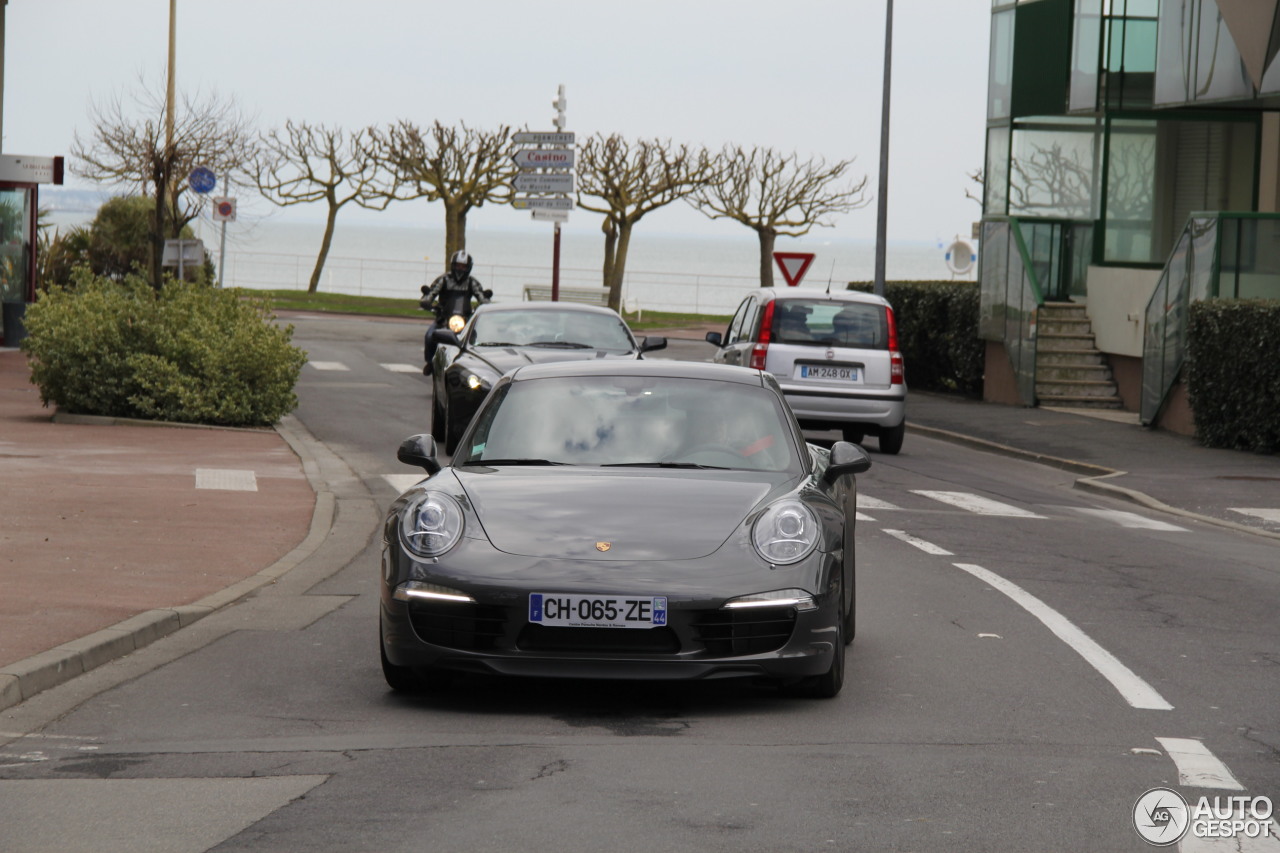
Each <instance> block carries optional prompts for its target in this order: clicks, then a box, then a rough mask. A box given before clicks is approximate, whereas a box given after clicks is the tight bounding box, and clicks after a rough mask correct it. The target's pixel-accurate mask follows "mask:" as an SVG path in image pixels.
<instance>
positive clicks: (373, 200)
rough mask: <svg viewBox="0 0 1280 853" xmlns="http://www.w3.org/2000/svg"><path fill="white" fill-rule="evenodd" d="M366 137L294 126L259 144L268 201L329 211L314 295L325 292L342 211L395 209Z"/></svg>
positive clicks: (257, 165)
mask: <svg viewBox="0 0 1280 853" xmlns="http://www.w3.org/2000/svg"><path fill="white" fill-rule="evenodd" d="M366 136H367V132H366V131H364V130H357V131H355V132H354V133H352V134H350V135H349V136H348V134H347V133H346V132H344V131H343V130H342V129H341V128H331V127H326V126H324V125H322V124H320V125H312V124H309V123H307V122H305V121H299V122H294V121H292V120H289V121H286V122H285V125H284V129H283V130H279V129H275V128H273V129H272V130H270V131H268V132H267V133H265V134H263V135H262V137H261V138H260V140H259V147H258V156H257V158H256V159H255V161H254V169H253V173H254V180H255V182H256V183H257V185H258V189H259V190H260V191H261V192H262V194H263V195H264V196H266V198H267V200H269V201H270V202H272V203H273V204H277V205H279V206H280V207H288V206H290V205H294V204H314V203H316V202H321V201H323V202H324V203H325V205H326V207H327V212H326V215H325V221H324V236H323V237H321V239H320V251H319V253H318V254H317V255H316V264H315V267H314V268H313V269H312V270H311V281H310V283H309V284H308V285H307V292H308V293H315V292H316V290H317V289H319V287H320V274H321V273H322V272H323V271H324V264H325V260H326V259H327V258H328V257H329V247H330V246H331V245H332V244H333V232H334V228H335V226H336V224H337V221H338V211H339V210H341V209H342V208H343V207H344V206H345V205H347V204H349V203H350V202H355V203H356V204H357V205H359V206H360V207H366V208H370V209H372V210H385V209H386V207H387V205H388V204H390V203H391V196H389V195H388V194H387V193H386V191H385V190H384V189H382V188H379V186H378V185H377V183H376V181H375V177H376V174H377V164H376V162H375V161H374V158H373V155H372V153H371V152H370V150H369V147H368V145H367V139H366Z"/></svg>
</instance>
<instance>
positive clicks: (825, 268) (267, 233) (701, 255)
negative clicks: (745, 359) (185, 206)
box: [54, 213, 972, 315]
mask: <svg viewBox="0 0 1280 853" xmlns="http://www.w3.org/2000/svg"><path fill="white" fill-rule="evenodd" d="M88 218H91V215H90V216H89V217H88ZM85 219H86V217H85V216H84V215H83V214H82V215H81V216H79V217H77V216H75V215H73V214H70V213H67V214H61V213H59V214H58V215H55V216H54V223H55V224H56V225H60V226H62V225H70V224H79V223H80V222H83V221H85ZM540 224H541V223H540ZM193 225H194V227H195V231H196V236H197V237H199V238H200V239H202V240H203V241H204V244H205V248H206V250H208V252H209V253H210V255H211V256H212V258H213V259H214V263H215V265H218V266H219V267H220V269H221V283H222V285H223V286H224V287H243V288H252V289H272V290H284V289H298V290H305V289H306V288H307V286H308V284H309V282H310V279H311V274H312V270H313V268H314V266H315V261H316V256H317V254H318V252H319V248H320V243H321V238H322V237H323V234H324V225H323V223H322V222H307V221H283V220H280V219H270V218H267V219H262V220H259V221H255V222H243V221H242V222H234V223H230V224H229V225H228V227H227V236H226V241H225V248H224V244H223V239H222V227H221V224H220V223H214V222H211V221H208V220H204V221H197V222H196V223H193ZM644 226H645V223H643V222H641V223H639V224H637V226H636V228H635V230H634V231H633V232H632V239H631V245H630V249H629V251H628V255H627V262H626V274H625V277H624V286H623V302H624V306H625V307H626V308H627V309H628V310H631V311H636V310H638V311H641V312H643V311H644V310H652V311H676V312H681V313H690V314H713V315H723V314H730V313H732V312H733V310H734V308H735V307H736V306H737V304H738V303H739V302H740V301H741V299H742V296H743V294H744V293H746V292H747V291H749V290H751V289H753V288H755V287H758V286H759V281H760V276H759V265H760V261H759V252H760V250H759V244H758V243H757V241H756V239H755V236H754V234H752V233H751V232H749V231H747V229H746V228H743V231H744V234H743V235H742V236H740V237H733V236H727V235H710V236H707V235H689V234H672V233H663V232H659V231H656V230H655V231H646V229H645V227H644ZM466 245H467V251H469V252H470V253H471V254H472V256H473V257H474V258H475V268H474V269H473V271H472V275H474V276H475V277H476V278H478V279H479V280H480V281H481V283H482V284H483V285H484V286H485V287H487V288H490V289H491V290H493V292H494V300H495V301H519V300H520V299H522V298H523V292H524V287H525V286H526V285H547V286H549V285H550V284H551V280H552V274H553V269H552V268H553V261H554V236H553V230H552V226H551V225H550V224H549V223H548V224H547V225H546V228H545V231H543V230H525V231H513V230H502V229H496V228H488V227H483V226H481V227H477V226H476V224H475V223H469V225H468V229H467V241H466ZM775 248H776V249H777V250H778V251H786V252H809V253H813V255H814V260H813V262H812V263H811V264H810V265H809V267H808V269H807V271H806V273H805V276H804V278H803V280H802V284H804V285H805V286H825V285H827V284H828V283H831V284H832V286H834V287H844V286H845V284H847V283H848V282H850V281H871V280H872V279H873V278H874V275H875V242H874V241H873V240H834V239H833V240H825V239H823V236H822V235H821V234H816V235H814V234H812V233H811V235H809V236H807V237H805V238H803V239H782V238H780V239H779V241H778V245H777V246H776V247H775ZM603 259H604V236H603V234H601V233H600V232H598V231H597V232H592V231H585V230H578V231H572V230H569V229H563V230H562V233H561V236H560V265H559V280H560V286H561V287H565V288H600V287H601V286H602V278H603V275H602V267H603ZM445 261H446V258H445V250H444V229H443V227H428V226H423V227H413V226H409V225H405V224H394V225H392V224H388V225H379V224H377V223H372V222H368V221H361V222H343V221H342V219H341V217H340V218H339V220H338V223H337V226H336V229H335V232H334V237H333V242H332V245H331V246H330V249H329V255H328V258H327V260H326V263H325V266H324V270H323V272H322V274H321V278H320V283H319V288H318V289H319V290H320V291H322V292H328V293H344V294H354V295H364V296H379V297H390V298H400V299H416V298H418V296H419V295H420V289H421V287H422V285H423V284H424V283H426V282H430V281H431V280H433V279H434V278H435V277H436V276H438V275H440V274H441V273H442V272H444V271H445V267H446V263H445ZM885 271H886V272H885V277H886V279H887V280H890V281H920V280H939V279H941V280H946V279H951V278H953V277H955V276H953V275H952V273H951V272H950V270H949V269H948V266H947V262H946V249H945V247H944V245H943V243H942V241H931V242H892V241H891V242H889V243H888V245H887V247H886V252H885ZM969 278H972V274H970V275H969ZM774 282H775V284H776V285H778V286H781V285H782V284H783V283H784V282H783V279H782V275H781V273H780V272H779V270H778V268H777V267H776V266H775V267H774Z"/></svg>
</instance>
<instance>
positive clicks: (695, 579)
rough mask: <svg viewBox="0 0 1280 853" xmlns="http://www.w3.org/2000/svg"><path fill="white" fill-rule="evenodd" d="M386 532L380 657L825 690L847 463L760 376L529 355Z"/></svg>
mask: <svg viewBox="0 0 1280 853" xmlns="http://www.w3.org/2000/svg"><path fill="white" fill-rule="evenodd" d="M398 458H399V459H400V461H402V462H406V463H408V464H411V465H417V466H421V467H422V468H424V469H426V471H427V473H428V476H427V478H426V479H424V480H423V481H422V482H421V483H419V484H418V485H417V486H415V487H413V488H412V489H410V490H408V491H407V492H405V493H404V494H403V495H401V496H400V497H399V498H398V499H397V500H396V502H395V503H394V504H393V505H392V507H391V510H390V512H389V514H388V515H387V517H386V520H385V523H384V525H383V532H382V570H381V608H380V617H379V618H380V638H381V643H380V645H381V650H382V667H383V672H384V674H385V675H386V679H387V682H388V683H389V684H390V685H391V686H392V687H393V688H395V689H397V690H407V691H414V690H421V689H424V688H427V687H433V686H434V687H441V686H444V685H446V684H448V683H449V682H450V681H451V680H452V676H453V675H455V674H457V673H459V672H471V673H491V674H500V675H522V676H555V677H576V678H603V679H610V678H616V679H676V680H679V679H713V678H726V677H743V678H764V679H769V680H771V681H773V682H775V683H778V684H780V685H784V686H785V687H787V688H788V689H789V690H791V691H794V692H797V693H800V694H804V695H812V696H820V697H829V696H834V695H835V694H836V693H838V692H839V690H840V687H841V685H842V684H843V681H844V658H845V646H846V644H847V643H849V642H851V640H852V638H853V633H854V601H855V594H854V586H855V572H854V540H853V533H854V518H855V504H856V483H855V477H854V476H853V475H854V474H856V473H859V472H862V471H865V470H867V468H868V467H870V464H871V463H870V461H869V459H868V458H867V456H866V454H865V453H863V451H862V449H861V448H859V447H858V446H856V445H854V444H850V443H847V442H842V441H841V442H836V443H835V444H834V445H833V446H832V447H831V449H830V450H826V449H824V448H821V447H818V446H814V445H809V444H806V443H805V441H804V438H803V436H802V435H801V432H800V427H799V424H798V423H797V422H796V420H795V417H794V415H792V413H791V410H790V409H789V408H788V407H787V404H786V402H785V400H784V399H783V396H782V392H781V390H780V389H779V387H778V383H777V382H776V381H775V380H774V379H773V377H772V376H770V375H769V374H767V373H762V372H761V371H758V370H751V369H749V368H744V367H733V366H729V365H719V364H706V363H693V362H677V361H665V360H664V361H630V362H628V361H622V360H612V361H610V360H604V359H595V360H592V361H580V362H568V363H563V362H562V363H558V364H545V365H531V366H526V367H522V368H518V369H516V370H514V371H512V372H510V373H508V374H506V375H505V376H504V377H502V378H501V379H499V380H498V381H497V382H496V384H495V386H494V389H493V392H492V393H491V394H490V395H489V397H488V399H487V400H486V401H485V403H484V405H483V406H482V407H481V409H480V410H479V412H477V414H476V417H475V419H474V420H473V421H472V423H471V425H470V426H469V427H468V429H467V430H466V432H465V433H464V434H463V435H462V437H461V442H460V444H459V445H458V448H457V452H456V454H455V455H454V457H453V460H452V462H451V464H450V465H449V466H448V467H442V466H441V464H440V463H439V461H438V460H437V458H436V449H435V441H434V439H433V438H432V437H431V436H429V435H418V436H413V437H411V438H409V439H406V440H405V441H404V443H403V444H402V445H401V446H400V449H399V452H398Z"/></svg>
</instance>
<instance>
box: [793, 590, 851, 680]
mask: <svg viewBox="0 0 1280 853" xmlns="http://www.w3.org/2000/svg"><path fill="white" fill-rule="evenodd" d="M842 586H843V585H842ZM836 595H837V598H836V600H837V601H839V602H840V606H841V607H842V608H843V607H844V590H843V589H841V590H839V591H838V592H837V594H836ZM850 611H851V612H852V608H850ZM848 622H849V614H847V613H840V614H839V615H838V616H837V617H836V623H835V628H836V637H835V639H834V640H832V642H831V667H830V669H828V670H827V671H826V672H824V673H822V675H814V676H811V677H809V678H806V679H804V680H802V681H800V682H798V683H796V684H793V685H788V686H786V687H785V688H784V690H785V691H786V693H787V694H788V695H791V696H798V697H802V698H805V699H834V698H835V697H836V696H837V695H839V693H840V689H841V688H842V687H844V658H845V648H846V646H848V639H847V638H846V635H845V626H846V625H847V623H848Z"/></svg>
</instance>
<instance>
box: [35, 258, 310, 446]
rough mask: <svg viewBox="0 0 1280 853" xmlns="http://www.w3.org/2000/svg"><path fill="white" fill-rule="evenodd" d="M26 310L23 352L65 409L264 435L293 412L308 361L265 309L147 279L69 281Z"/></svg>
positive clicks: (224, 293) (238, 297)
mask: <svg viewBox="0 0 1280 853" xmlns="http://www.w3.org/2000/svg"><path fill="white" fill-rule="evenodd" d="M72 285H73V286H72V287H65V288H64V287H54V288H52V289H50V290H49V291H47V292H45V293H43V294H42V295H41V298H40V299H39V300H38V301H37V302H36V303H35V304H34V305H32V306H30V307H29V308H28V309H27V313H26V317H25V318H24V319H25V323H26V327H27V337H26V338H25V339H24V340H23V342H22V349H23V350H24V351H25V352H26V353H27V354H28V355H29V356H30V359H31V380H32V382H34V383H35V385H36V386H37V387H38V388H39V389H40V397H41V400H42V401H43V402H44V403H45V405H48V404H50V403H53V404H55V405H58V406H60V407H62V408H64V409H66V410H67V411H69V412H73V413H78V414H91V415H106V416H111V417H125V418H146V419H154V420H165V421H176V422H180V423H202V424H216V425H221V426H267V425H270V424H273V423H275V422H276V421H278V420H279V419H280V418H281V417H283V416H284V415H286V414H288V413H289V412H291V411H292V410H293V409H294V408H295V407H296V406H297V404H298V399H297V396H296V395H295V394H294V391H293V387H294V385H295V383H296V382H297V380H298V374H299V373H300V372H301V370H302V365H303V364H304V363H305V362H306V358H307V356H306V353H305V352H303V351H302V350H301V349H299V348H297V347H295V346H293V345H291V344H290V342H289V341H290V339H291V338H292V336H293V327H292V326H288V327H283V328H281V327H279V326H276V325H274V324H273V323H272V322H271V319H272V315H271V313H270V309H269V306H268V305H267V303H266V301H265V300H262V299H259V298H250V297H248V296H247V295H245V294H244V293H242V292H241V291H239V290H220V289H216V288H210V287H207V286H204V285H199V284H191V283H184V282H177V281H173V280H169V281H167V282H166V284H165V286H164V287H163V288H162V289H161V290H160V292H159V293H157V292H156V291H154V290H153V289H152V288H151V286H150V284H148V282H147V281H146V280H145V279H143V278H142V277H140V276H137V275H129V276H125V278H124V280H122V281H119V282H117V281H112V280H110V279H107V278H102V277H96V276H93V275H92V274H91V273H89V272H88V271H87V270H85V269H79V270H77V271H76V272H75V273H74V274H73V280H72Z"/></svg>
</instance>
